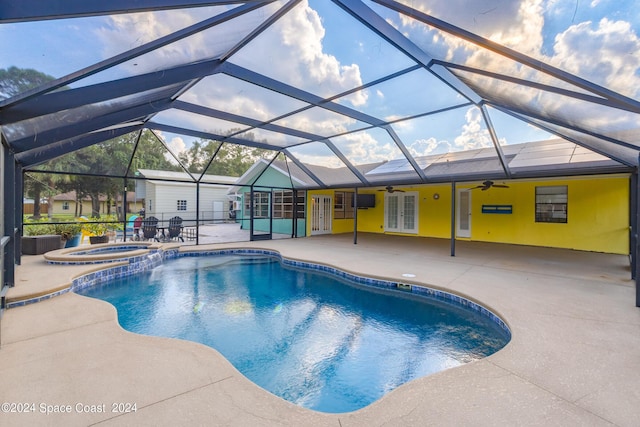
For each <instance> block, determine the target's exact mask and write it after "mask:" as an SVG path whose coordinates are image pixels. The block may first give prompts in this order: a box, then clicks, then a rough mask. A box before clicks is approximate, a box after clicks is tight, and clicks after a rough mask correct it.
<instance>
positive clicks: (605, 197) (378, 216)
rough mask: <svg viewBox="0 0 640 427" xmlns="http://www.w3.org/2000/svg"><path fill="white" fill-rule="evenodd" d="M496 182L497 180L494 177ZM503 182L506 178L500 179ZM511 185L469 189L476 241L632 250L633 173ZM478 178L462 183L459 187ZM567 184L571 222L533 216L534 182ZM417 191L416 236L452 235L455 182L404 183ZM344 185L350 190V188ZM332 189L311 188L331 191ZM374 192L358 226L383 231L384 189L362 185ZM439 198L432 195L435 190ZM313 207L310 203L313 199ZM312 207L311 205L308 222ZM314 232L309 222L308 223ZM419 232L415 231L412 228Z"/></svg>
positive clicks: (342, 225)
mask: <svg viewBox="0 0 640 427" xmlns="http://www.w3.org/2000/svg"><path fill="white" fill-rule="evenodd" d="M496 182H498V181H496ZM499 183H503V181H499ZM504 183H505V184H507V185H509V188H491V189H489V190H487V191H481V190H479V189H476V190H473V191H472V192H471V237H470V239H465V240H473V241H485V242H497V243H510V244H522V245H533V246H546V247H558V248H568V249H578V250H586V251H596V252H607V253H617V254H627V253H628V252H629V177H628V175H606V176H589V177H571V178H558V179H544V180H535V181H534V180H512V181H504ZM476 185H479V182H477V183H465V184H458V185H457V186H456V188H457V190H460V189H465V188H471V187H474V186H476ZM540 185H545V186H547V185H549V186H550V185H566V186H567V191H568V207H567V213H568V221H567V223H537V222H535V187H536V186H540ZM402 189H403V190H405V191H417V192H418V200H419V204H418V234H417V235H418V236H425V237H437V238H450V236H451V186H450V185H449V184H445V185H422V186H415V187H402ZM345 191H349V190H348V189H346V190H345ZM332 193H333V192H332V191H310V192H309V197H308V200H311V196H312V195H314V194H329V195H331V194H332ZM360 193H373V194H375V195H376V207H375V208H370V209H361V210H359V211H358V231H362V232H372V233H383V232H384V229H383V224H384V194H385V193H384V192H383V191H376V189H371V190H368V189H367V190H360ZM436 193H437V194H438V198H437V199H436V198H434V194H436ZM483 204H484V205H511V206H512V207H513V213H512V214H486V213H484V214H483V213H482V205H483ZM309 208H310V205H309ZM310 216H311V210H308V218H309V221H307V224H309V223H310ZM307 231H308V234H307V235H310V226H309V225H308V230H307ZM332 231H333V233H345V232H352V231H353V220H334V222H333V230H332ZM412 235H416V234H412Z"/></svg>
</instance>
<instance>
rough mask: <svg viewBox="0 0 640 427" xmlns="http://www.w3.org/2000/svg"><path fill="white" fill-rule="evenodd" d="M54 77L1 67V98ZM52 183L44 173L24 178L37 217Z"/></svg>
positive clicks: (24, 69) (12, 67)
mask: <svg viewBox="0 0 640 427" xmlns="http://www.w3.org/2000/svg"><path fill="white" fill-rule="evenodd" d="M54 79H55V77H53V76H50V75H48V74H45V73H42V72H40V71H37V70H34V69H32V68H18V67H15V66H11V67H9V68H0V99H2V98H10V97H12V96H16V95H18V94H20V93H22V92H25V91H27V90H29V89H33V88H35V87H38V86H40V85H42V84H44V83H47V82H50V81H51V80H54ZM32 178H33V177H32ZM50 184H51V177H48V176H44V175H40V176H38V178H37V179H25V180H24V192H25V194H27V195H28V196H29V197H31V198H32V199H33V216H34V218H36V219H39V218H40V211H41V209H40V200H41V199H42V193H43V191H45V189H46V188H47V187H48V186H50Z"/></svg>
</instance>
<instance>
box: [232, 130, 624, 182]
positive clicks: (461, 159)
mask: <svg viewBox="0 0 640 427" xmlns="http://www.w3.org/2000/svg"><path fill="white" fill-rule="evenodd" d="M504 158H505V161H506V162H507V163H508V165H509V167H510V169H511V171H512V177H513V178H519V177H531V176H534V174H535V173H538V174H539V175H538V176H563V175H575V174H576V172H578V171H583V170H585V167H588V168H589V171H590V172H591V173H616V172H625V171H627V170H628V169H627V168H626V167H625V166H623V165H620V164H619V163H617V162H615V161H613V160H611V159H609V158H607V157H605V156H603V155H600V154H597V153H593V152H590V151H589V150H585V149H584V148H582V147H580V146H578V145H576V144H573V143H569V142H564V141H559V140H557V139H556V140H546V141H534V142H527V143H523V144H515V145H510V146H508V147H505V150H504ZM415 160H416V163H417V164H418V165H419V166H420V169H421V171H422V172H423V173H424V175H425V176H426V177H428V180H427V181H426V182H428V183H441V182H449V181H452V180H454V181H455V180H458V177H460V176H463V175H464V176H465V177H467V180H469V181H471V180H483V179H499V178H503V175H502V165H501V164H500V162H499V161H498V159H496V158H495V157H494V156H493V155H492V152H491V149H487V148H482V149H476V150H468V151H463V152H456V153H447V154H438V155H432V156H422V157H416V158H415ZM268 165H269V162H267V161H266V160H264V159H261V160H259V161H258V162H256V163H255V164H254V165H253V166H252V167H251V168H250V169H249V170H248V171H247V172H246V173H245V174H244V175H243V176H242V177H240V178H239V179H238V182H237V184H236V186H234V187H232V189H231V190H230V191H229V192H230V193H232V192H237V191H238V190H239V189H240V188H241V187H242V186H247V185H251V184H261V185H270V183H268V182H266V181H265V180H263V179H260V176H261V174H262V172H263V171H264V169H265V168H266V167H267V166H268ZM270 167H271V168H272V169H274V170H277V171H278V172H279V173H281V174H282V175H284V176H288V174H289V173H290V174H291V177H292V180H294V181H293V182H294V187H296V188H308V187H313V186H314V182H313V180H312V179H311V178H310V177H309V175H308V174H307V173H305V171H304V170H302V169H300V168H299V167H297V166H296V165H295V164H290V165H288V164H285V162H278V161H275V162H273V163H272V164H271V166H270ZM308 170H309V171H310V172H311V173H312V174H313V175H314V176H316V177H319V178H320V179H322V180H323V181H324V182H328V183H331V182H337V183H348V184H351V185H356V186H358V185H359V184H358V181H357V178H356V176H355V175H354V174H353V173H352V172H351V171H350V170H349V169H348V168H346V167H343V168H327V167H323V166H314V165H311V166H309V168H308ZM288 171H289V172H288ZM358 171H359V172H360V173H361V174H362V175H363V176H364V177H365V178H366V179H367V181H369V182H370V183H371V184H372V185H378V186H383V185H384V186H386V185H388V184H402V183H405V184H417V183H424V182H425V181H423V180H422V179H421V178H420V177H419V176H418V174H416V172H415V171H414V170H413V168H412V167H411V165H410V163H409V161H407V160H406V159H405V160H391V161H383V162H377V163H370V164H366V165H361V166H359V167H358ZM256 180H257V181H256Z"/></svg>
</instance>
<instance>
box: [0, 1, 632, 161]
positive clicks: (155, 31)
mask: <svg viewBox="0 0 640 427" xmlns="http://www.w3.org/2000/svg"><path fill="white" fill-rule="evenodd" d="M284 3H285V2H284V1H281V2H276V4H274V5H270V6H267V7H265V8H262V9H260V10H258V11H256V12H252V13H250V14H249V15H247V16H246V17H243V18H242V19H239V20H236V21H234V22H231V23H227V24H224V25H222V26H218V27H215V28H212V29H209V30H206V31H204V32H202V33H199V34H197V35H195V36H192V37H189V38H188V39H185V40H183V41H181V42H177V43H174V44H172V45H169V46H166V47H165V48H162V49H160V50H158V51H155V52H151V53H148V54H146V55H143V56H141V57H139V58H136V59H134V60H132V61H129V62H127V63H124V64H121V65H118V66H116V67H114V68H113V69H110V70H107V71H105V72H102V73H99V74H97V75H95V76H92V77H89V78H87V79H84V80H82V81H79V82H77V83H75V84H73V85H72V87H75V86H82V85H88V84H93V83H96V82H100V81H107V80H111V79H116V78H122V77H127V76H130V75H135V74H140V73H144V72H149V71H155V70H158V69H162V68H166V67H169V66H173V65H178V64H182V63H187V62H193V61H199V60H204V59H209V58H215V57H217V56H219V55H221V54H223V53H224V52H226V51H227V50H228V49H230V48H231V47H232V46H234V44H235V43H236V42H237V41H239V40H241V39H242V37H244V36H245V35H247V34H248V33H249V31H251V30H252V29H253V28H254V27H255V26H256V25H257V24H259V23H260V22H262V21H263V20H264V19H265V18H266V17H268V16H270V14H272V13H273V12H274V11H275V10H277V9H278V8H279V7H280V6H282V5H283V4H284ZM364 3H365V4H366V5H367V6H368V7H370V8H372V9H373V10H374V11H376V12H377V13H379V14H380V15H381V16H382V17H383V18H384V19H385V20H386V21H387V22H388V23H389V24H390V25H392V26H393V27H394V28H395V29H397V30H398V31H399V32H400V33H402V34H404V35H405V36H407V37H408V38H409V39H411V40H412V41H413V42H414V43H415V44H416V45H417V46H419V47H420V48H422V49H423V50H424V51H425V52H426V53H427V55H429V56H431V57H433V58H436V59H439V60H443V61H448V62H455V63H459V64H463V65H466V66H469V67H476V68H481V69H485V70H488V71H492V72H497V73H502V74H508V75H512V76H515V77H518V78H522V79H527V80H532V81H537V82H540V83H545V84H551V85H556V86H561V87H565V88H568V89H572V90H579V89H577V88H575V87H572V86H571V85H568V84H566V83H562V82H559V81H557V80H556V79H553V78H550V77H548V76H546V75H543V74H542V73H540V72H538V71H536V70H534V69H530V68H528V67H525V66H522V65H520V64H518V63H515V62H513V61H511V60H508V59H505V58H503V57H501V56H499V55H497V54H495V53H491V52H489V51H486V50H484V49H478V48H476V47H475V46H474V45H472V44H470V43H468V42H465V41H462V40H460V39H459V38H456V37H454V36H452V35H450V34H447V33H444V32H442V31H440V30H436V29H434V28H430V27H426V26H424V25H422V24H421V23H419V22H418V21H416V20H413V19H412V18H408V17H407V16H405V15H400V14H398V13H396V12H393V11H390V10H388V9H385V8H384V7H382V6H380V5H378V4H375V3H372V2H369V1H365V2H364ZM400 3H404V4H407V5H408V6H410V7H413V8H415V9H417V10H420V11H423V12H425V13H428V14H430V15H432V16H434V17H436V18H439V19H441V20H444V21H447V22H449V23H451V24H453V25H455V26H457V27H460V28H462V29H464V30H467V31H470V32H472V33H474V34H477V35H480V36H482V37H485V38H488V39H490V40H492V41H494V42H497V43H499V44H501V45H503V46H506V47H508V48H511V49H515V50H517V51H519V52H521V53H524V54H526V55H528V56H530V57H532V58H535V59H538V60H541V61H544V62H545V63H548V64H550V65H553V66H555V67H558V68H560V69H562V70H564V71H567V72H570V73H573V74H575V75H577V76H579V77H581V78H583V79H587V80H589V81H592V82H594V83H596V84H598V85H601V86H604V87H606V88H608V89H611V90H614V91H617V92H619V93H621V94H623V95H625V96H628V97H631V98H634V99H639V98H640V93H639V91H640V38H639V34H640V31H639V30H640V12H638V8H637V7H634V2H633V1H632V0H475V1H473V2H469V1H468V0H424V1H418V0H403V1H400ZM232 7H235V6H230V7H229V8H232ZM225 9H226V7H216V8H213V7H209V8H198V9H185V10H174V11H166V12H153V13H135V14H121V15H114V16H109V17H90V18H76V19H65V20H51V21H42V22H35V23H20V24H3V25H0V47H1V48H2V51H3V55H2V56H0V68H6V67H9V66H17V67H21V68H34V69H37V70H39V71H42V72H45V73H47V74H50V75H52V76H54V77H62V76H65V75H67V74H70V73H73V72H76V71H78V70H80V69H82V68H83V67H86V66H89V65H91V64H93V63H95V62H97V61H101V60H104V59H106V58H109V57H112V56H114V55H116V54H119V53H121V52H124V51H126V50H128V49H131V48H134V47H137V46H140V45H141V44H143V43H146V42H149V41H151V40H154V39H155V38H157V37H161V36H163V35H166V34H169V33H171V32H172V31H176V30H179V29H182V28H184V27H186V26H188V25H192V24H194V23H196V22H199V21H200V20H202V19H204V18H206V17H209V16H213V15H216V14H217V13H219V12H221V11H223V10H225ZM229 61H230V62H232V63H234V64H237V65H239V66H242V67H245V68H248V69H250V70H252V71H255V72H258V73H261V74H264V75H266V76H268V77H271V78H274V79H279V80H281V81H283V82H285V83H287V84H289V85H292V86H296V87H299V88H301V89H303V90H306V91H308V92H311V93H313V94H315V95H318V96H321V97H329V96H334V95H337V94H340V93H343V92H345V91H348V90H351V89H353V88H356V87H359V86H361V85H362V84H366V83H369V82H372V81H374V80H376V79H379V78H381V77H384V76H386V75H388V74H390V73H394V72H398V71H401V70H404V69H406V68H408V67H411V66H412V65H414V64H415V63H414V62H413V61H412V60H411V59H409V58H408V57H406V56H405V55H404V54H402V53H401V52H399V51H398V50H397V49H395V48H394V47H393V46H391V45H390V44H389V43H387V42H386V41H384V40H383V39H382V38H380V37H378V36H377V35H376V34H375V33H373V32H372V31H370V30H369V29H367V28H366V27H365V26H363V25H362V24H360V23H359V22H357V21H355V20H354V19H353V18H352V17H351V16H350V15H348V14H347V13H345V12H344V11H343V10H341V9H340V8H339V7H337V6H336V5H335V4H334V3H333V2H330V1H327V0H304V1H301V2H300V3H299V4H298V5H296V6H295V7H294V8H293V9H292V10H290V11H289V12H288V13H287V14H286V15H285V16H284V17H283V18H281V19H279V20H278V21H277V22H276V23H275V24H273V25H272V26H271V27H270V28H269V29H268V30H266V31H265V32H264V33H262V34H261V35H260V36H258V37H257V38H256V39H255V40H253V41H252V42H250V43H249V44H248V45H247V46H245V47H244V48H243V49H242V50H241V51H239V52H237V53H236V54H234V55H233V56H231V57H230V59H229ZM474 78H475V79H476V82H477V83H478V84H479V85H480V86H481V87H482V89H483V90H486V91H489V92H490V93H494V94H498V95H499V96H502V97H504V98H505V100H506V101H508V102H513V103H515V104H516V105H525V106H526V105H529V104H535V103H539V104H540V105H541V106H542V107H544V109H545V111H548V112H549V114H551V115H553V116H554V117H563V118H566V119H567V120H578V119H579V120H585V121H586V123H587V125H588V126H590V127H591V128H592V129H593V130H594V131H598V130H603V129H614V128H615V130H617V129H626V128H628V127H629V126H630V123H637V118H636V117H634V116H633V115H624V114H621V115H612V114H610V112H607V111H603V109H602V108H600V109H597V108H596V109H593V111H591V110H585V105H584V103H581V102H577V101H573V100H570V99H566V98H565V97H560V96H546V95H545V96H543V95H541V94H539V93H538V92H536V91H532V90H530V89H527V88H519V87H517V86H512V85H507V84H505V83H500V82H495V81H493V80H490V79H484V80H483V79H479V78H477V77H474ZM180 99H181V100H183V101H186V102H192V103H196V104H200V105H205V106H207V107H210V108H217V109H221V110H225V111H229V112H231V113H233V114H239V115H243V116H247V117H250V118H253V119H257V120H263V121H267V120H273V119H275V118H278V117H280V116H281V115H283V114H285V113H287V112H289V111H295V110H296V109H298V108H300V107H301V106H303V105H304V103H302V102H300V101H298V100H294V99H291V98H288V97H285V96H283V95H279V94H275V93H273V92H271V91H268V90H265V89H262V88H258V87H256V86H254V85H250V84H248V83H246V82H242V81H239V80H237V79H234V78H232V77H229V76H226V75H213V76H210V77H207V78H205V79H203V80H202V81H201V82H200V83H198V84H197V85H196V86H194V87H193V88H191V90H189V91H188V92H186V93H185V94H183V95H182V96H181V97H180ZM335 102H337V103H339V104H341V105H344V106H347V107H350V108H354V109H357V110H360V111H362V112H364V113H366V114H368V115H370V116H373V117H376V118H379V119H382V120H388V121H392V120H399V121H397V122H395V123H393V124H392V125H391V127H392V128H393V130H394V132H395V133H396V134H397V135H398V137H399V138H400V140H401V141H402V144H404V146H405V147H406V148H407V150H408V151H409V152H410V153H411V154H412V155H414V156H425V155H432V154H441V153H446V152H455V151H461V150H468V149H474V148H481V147H489V146H492V141H491V138H490V136H489V132H488V130H487V126H486V123H485V121H484V119H483V116H482V114H481V112H480V110H479V109H478V108H477V107H474V106H469V105H467V106H464V107H459V108H456V109H454V110H451V111H448V112H445V113H439V114H434V115H428V116H424V117H416V118H413V119H410V120H401V119H404V118H406V117H411V116H415V115H419V114H423V113H428V112H432V111H436V110H438V109H442V108H447V107H450V106H457V105H461V104H464V103H467V102H468V101H467V99H465V98H464V97H462V96H461V95H460V94H459V93H457V92H456V91H454V90H452V89H451V88H449V87H448V86H446V85H444V84H443V83H442V81H440V80H439V79H438V78H437V77H436V76H434V75H433V74H430V73H429V72H427V71H425V70H424V69H420V70H416V71H413V72H409V73H406V74H403V75H402V76H400V77H398V78H396V79H393V80H389V81H387V82H384V83H381V84H378V85H375V86H372V87H370V88H368V89H366V90H362V91H358V92H355V93H353V94H350V95H348V96H345V97H341V98H338V99H336V101H335ZM575 111H580V116H579V117H578V116H574V115H575V114H576V113H575ZM489 112H490V113H489V114H490V116H491V120H492V122H493V125H494V126H495V129H496V132H497V135H498V138H499V140H500V143H501V144H515V143H521V142H527V141H535V140H542V139H548V138H551V137H553V136H552V135H551V134H549V133H547V132H545V131H542V130H539V129H537V128H534V127H532V126H530V125H527V124H523V123H520V122H518V121H516V120H514V119H512V118H510V117H509V116H506V115H505V114H503V113H501V112H499V111H497V110H495V109H489ZM154 121H157V122H159V123H164V124H172V125H177V126H188V127H194V128H195V129H198V130H203V131H211V132H216V133H222V134H227V133H230V132H234V131H238V130H239V129H242V128H243V127H244V126H242V125H238V124H237V123H229V122H223V121H220V120H212V119H210V118H205V117H204V116H198V115H194V114H190V113H184V112H175V110H169V111H165V112H163V113H161V114H159V115H158V116H157V117H156V118H155V119H154ZM275 123H276V124H278V125H281V126H288V127H294V128H297V129H301V130H304V131H306V132H311V133H314V134H317V135H320V136H323V137H328V136H332V135H340V134H343V133H345V132H352V133H347V134H345V135H342V136H339V137H335V138H332V139H331V140H332V142H334V144H335V145H336V146H337V147H338V148H339V149H340V150H341V151H342V152H343V153H344V154H345V156H346V157H347V158H348V159H349V160H350V161H351V162H352V163H354V164H356V165H360V164H366V163H370V162H377V161H383V160H391V159H395V158H401V157H402V153H401V152H400V150H399V149H398V147H397V145H396V143H395V142H394V141H393V139H392V138H391V136H390V135H389V133H388V132H385V131H381V130H380V129H372V130H361V129H364V128H366V127H367V126H368V124H366V123H364V122H360V121H357V120H355V119H352V118H348V117H345V116H340V115H337V114H335V113H333V112H330V111H327V110H324V109H321V108H313V109H310V110H307V111H305V112H303V113H300V114H296V115H293V116H289V117H285V118H281V119H279V120H276V121H275ZM162 136H163V138H165V139H166V141H167V144H168V145H169V147H170V148H171V149H172V150H173V151H174V152H176V153H179V152H180V151H183V150H186V149H188V147H189V146H190V144H191V141H192V140H193V138H192V137H186V136H181V135H173V134H166V133H165V134H163V135H162ZM252 137H254V138H256V139H258V140H267V141H269V142H270V143H274V144H275V145H278V146H285V145H289V144H298V143H301V142H304V140H300V139H297V138H293V137H286V136H282V135H277V134H273V133H269V132H262V131H253V132H252ZM314 147H317V149H314ZM291 151H292V152H294V153H296V154H297V155H298V156H299V157H300V159H301V160H303V161H305V162H308V163H310V164H320V165H325V166H340V165H341V162H340V160H339V159H338V158H337V157H336V156H335V155H333V153H331V152H330V151H329V152H328V151H327V150H326V147H325V146H324V144H311V145H310V146H308V147H298V148H296V149H292V150H291Z"/></svg>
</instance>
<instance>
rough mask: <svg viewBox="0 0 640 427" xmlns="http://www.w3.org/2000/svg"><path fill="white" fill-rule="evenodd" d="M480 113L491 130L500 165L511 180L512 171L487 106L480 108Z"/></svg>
mask: <svg viewBox="0 0 640 427" xmlns="http://www.w3.org/2000/svg"><path fill="white" fill-rule="evenodd" d="M480 112H481V113H482V118H483V119H484V121H485V123H486V125H487V129H489V135H491V141H492V142H493V147H494V148H495V149H496V153H498V158H499V159H500V164H501V165H502V169H503V170H504V174H505V175H506V176H507V178H511V170H509V165H508V164H507V160H506V159H505V158H504V153H503V152H502V147H501V146H500V141H498V135H496V131H495V129H494V128H493V123H492V122H491V116H489V112H488V111H487V106H486V105H484V104H482V105H481V106H480Z"/></svg>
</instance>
